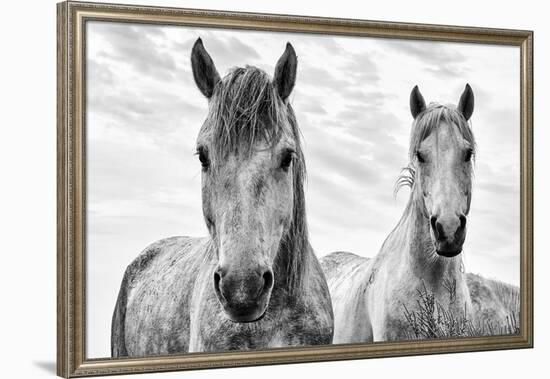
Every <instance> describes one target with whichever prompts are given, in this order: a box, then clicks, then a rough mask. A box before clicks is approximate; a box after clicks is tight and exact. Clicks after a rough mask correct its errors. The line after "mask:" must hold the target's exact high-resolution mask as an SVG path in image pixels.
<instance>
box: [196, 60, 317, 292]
mask: <svg viewBox="0 0 550 379" xmlns="http://www.w3.org/2000/svg"><path fill="white" fill-rule="evenodd" d="M283 137H284V138H288V139H290V140H292V141H294V146H293V148H294V150H295V154H296V159H295V161H294V165H293V168H292V170H293V186H294V191H293V193H294V195H293V196H294V199H293V200H294V201H293V203H294V208H293V214H292V220H291V223H290V226H289V228H288V230H287V232H286V233H285V235H284V236H283V239H282V241H281V244H280V248H279V252H278V254H277V258H276V263H278V264H279V266H281V267H280V270H279V271H280V274H283V275H284V276H285V281H286V283H285V287H286V289H287V291H288V292H289V293H296V291H299V290H300V289H301V287H302V283H303V282H304V281H305V277H306V276H307V272H308V270H307V268H308V264H309V262H308V255H309V248H310V245H309V239H308V230H307V222H306V210H305V209H306V207H305V195H304V181H305V178H306V166H305V160H304V154H303V149H302V145H301V134H300V130H299V127H298V122H297V120H296V116H295V114H294V110H293V109H292V106H291V105H290V104H289V103H286V102H284V101H283V100H282V99H281V98H280V96H279V95H278V94H277V92H276V89H275V88H274V86H273V83H272V81H271V79H270V77H269V75H267V73H265V72H264V71H263V70H260V69H259V68H256V67H253V66H246V67H237V68H234V69H232V70H231V71H230V72H229V74H227V75H226V76H225V77H224V78H223V80H222V81H221V83H220V84H219V85H218V86H217V87H216V89H215V91H214V94H213V96H212V98H211V99H210V104H209V112H208V116H207V119H206V121H205V123H204V124H203V127H202V128H201V131H200V135H199V140H203V141H204V140H207V141H209V143H208V145H209V155H210V159H211V160H212V161H214V162H215V161H223V160H224V159H225V158H226V157H227V155H228V154H231V153H234V154H239V155H240V154H245V155H248V156H250V155H251V154H252V153H253V151H254V148H255V147H256V146H257V145H258V144H259V143H262V142H263V143H265V144H266V145H267V146H268V147H270V148H274V147H275V146H276V145H277V143H278V142H279V141H280V140H281V138H283ZM276 280H277V279H276Z"/></svg>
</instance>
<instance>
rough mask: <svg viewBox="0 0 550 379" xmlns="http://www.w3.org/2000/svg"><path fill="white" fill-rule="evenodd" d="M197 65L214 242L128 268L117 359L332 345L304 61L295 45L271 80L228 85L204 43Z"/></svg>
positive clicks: (158, 246)
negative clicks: (205, 105)
mask: <svg viewBox="0 0 550 379" xmlns="http://www.w3.org/2000/svg"><path fill="white" fill-rule="evenodd" d="M191 63H192V68H193V75H194V78H195V82H196V84H197V86H198V87H199V89H200V91H201V92H202V94H203V95H204V96H205V97H206V98H207V99H208V101H209V110H208V116H207V118H206V121H205V122H204V124H203V126H202V128H201V130H200V133H199V137H198V140H197V155H198V160H199V161H200V165H201V167H202V209H203V214H204V221H205V223H206V226H207V228H208V232H209V233H208V236H207V237H204V238H190V237H173V238H167V239H163V240H160V241H157V242H155V243H153V244H151V245H150V246H149V247H147V248H146V249H145V250H144V252H143V253H142V254H141V255H140V256H139V257H138V258H136V259H135V260H134V262H132V263H131V264H130V265H129V266H128V268H127V270H126V273H125V274H124V278H123V280H122V285H121V287H120V292H119V296H118V300H117V303H116V307H115V311H114V314H113V321H112V333H111V350H112V356H113V357H120V356H144V355H152V354H169V353H185V352H196V351H224V350H249V349H262V348H269V347H281V346H296V345H319V344H323V345H324V344H330V343H331V341H332V334H333V314H332V307H331V302H330V295H329V291H328V286H327V283H326V279H325V276H324V274H323V271H322V269H321V266H320V264H319V261H318V260H317V258H316V257H315V254H314V252H313V249H312V248H311V246H310V244H309V240H308V233H307V223H306V213H305V209H306V207H305V196H304V188H303V183H304V180H305V161H304V155H303V150H302V147H301V142H300V131H299V129H298V123H297V121H296V117H295V115H294V111H293V109H292V107H291V105H290V103H289V101H288V97H289V95H290V93H291V91H292V89H293V87H294V83H295V79H296V67H297V57H296V53H295V52H294V49H293V47H292V46H291V45H290V44H287V47H286V50H285V52H284V54H283V55H282V56H281V58H280V59H279V61H278V62H277V65H276V67H275V75H274V77H273V80H272V79H271V78H270V77H269V75H267V74H266V73H265V72H264V71H262V70H260V69H258V68H256V67H251V66H246V67H243V68H241V67H239V68H235V69H233V70H232V71H231V72H230V73H229V74H228V75H227V76H225V77H224V78H223V79H222V78H221V77H220V76H219V74H218V72H217V70H216V68H215V66H214V62H213V61H212V58H211V57H210V55H209V54H208V53H207V52H206V50H205V48H204V46H203V44H202V41H201V40H200V38H199V39H198V40H197V42H196V43H195V45H194V47H193V51H192V54H191Z"/></svg>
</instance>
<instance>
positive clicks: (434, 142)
mask: <svg viewBox="0 0 550 379" xmlns="http://www.w3.org/2000/svg"><path fill="white" fill-rule="evenodd" d="M410 108H411V113H412V116H413V118H414V123H413V126H412V132H411V138H410V148H409V165H408V168H407V169H405V170H404V172H405V174H404V175H402V176H400V178H399V180H398V182H397V188H399V186H402V185H408V186H410V187H411V195H410V198H409V201H408V204H407V206H406V208H405V212H404V213H403V216H402V217H401V220H400V221H399V223H398V224H397V226H396V227H395V229H394V230H393V231H392V232H391V233H390V235H389V236H388V237H387V238H386V240H385V242H384V244H383V245H382V248H381V250H380V252H379V253H378V255H376V257H374V258H373V259H368V258H362V257H359V256H356V255H354V254H351V253H344V252H336V253H332V254H330V255H328V256H326V257H325V258H323V259H322V261H321V264H322V266H323V269H324V271H325V274H326V276H327V280H328V283H329V289H330V292H331V298H332V304H333V309H334V317H335V331H334V341H333V342H334V343H353V342H370V341H386V340H403V339H409V338H410V337H411V334H412V333H411V330H410V322H409V321H408V320H407V317H406V316H405V314H406V313H407V312H409V314H412V313H413V312H415V309H416V308H417V299H418V297H419V294H424V295H428V296H432V295H433V298H432V299H433V300H434V301H433V302H434V303H436V304H438V305H439V306H440V307H441V309H444V310H445V311H446V312H448V313H449V314H451V315H457V316H458V315H461V317H462V318H463V319H469V320H471V315H472V309H473V307H472V300H471V298H470V291H469V288H468V282H470V283H474V282H475V280H473V279H474V277H471V278H470V279H472V280H468V279H467V276H466V274H465V273H464V270H463V264H462V257H461V254H460V253H461V252H462V246H463V244H464V240H465V238H466V224H467V217H468V213H469V210H470V199H471V194H472V173H473V167H472V158H473V156H474V154H475V148H476V145H475V140H474V135H473V132H472V130H471V128H470V126H469V124H468V120H469V119H470V117H471V115H472V113H473V110H474V95H473V91H472V89H471V87H470V86H469V85H466V88H465V90H464V92H463V94H462V96H461V97H460V101H459V104H458V106H457V107H456V108H455V107H454V106H447V105H439V104H430V106H428V107H426V103H425V101H424V98H423V97H422V95H421V94H420V91H419V90H418V86H415V87H414V89H413V90H412V93H411V96H410ZM482 287H483V288H486V287H487V286H486V284H480V283H479V281H478V288H482ZM478 292H483V291H478ZM484 293H487V291H485V292H484ZM493 298H494V296H493ZM428 300H429V299H428ZM478 300H479V299H476V301H475V307H474V309H475V310H476V311H479V310H480V309H481V308H482V307H487V306H488V305H487V306H484V305H483V304H482V303H483V301H485V300H486V299H485V300H483V301H482V302H480V301H478ZM495 304H496V303H495ZM495 304H494V305H495ZM495 306H496V305H495ZM488 307H490V306H488ZM493 308H494V307H493ZM496 313H498V312H493V313H491V311H489V310H487V309H486V310H485V315H489V314H492V315H493V316H494V315H496ZM499 315H501V313H499ZM486 321H487V320H483V322H486Z"/></svg>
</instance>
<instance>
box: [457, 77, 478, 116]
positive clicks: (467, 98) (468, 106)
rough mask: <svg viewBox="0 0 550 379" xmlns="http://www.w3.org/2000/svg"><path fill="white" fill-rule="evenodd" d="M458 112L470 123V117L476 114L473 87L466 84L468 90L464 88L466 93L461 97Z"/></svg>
mask: <svg viewBox="0 0 550 379" xmlns="http://www.w3.org/2000/svg"><path fill="white" fill-rule="evenodd" d="M457 110H458V111H459V112H460V113H462V115H463V116H464V118H465V119H466V121H468V120H469V119H470V117H472V113H474V91H472V87H470V85H469V84H466V88H464V92H462V95H461V96H460V101H459V102H458V107H457Z"/></svg>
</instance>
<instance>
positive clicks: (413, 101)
mask: <svg viewBox="0 0 550 379" xmlns="http://www.w3.org/2000/svg"><path fill="white" fill-rule="evenodd" d="M409 103H410V107H411V114H412V116H413V118H416V116H418V115H419V114H420V113H422V112H423V111H425V110H426V101H424V97H423V96H422V94H421V93H420V90H419V89H418V86H414V88H413V89H412V91H411V98H410V100H409Z"/></svg>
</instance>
